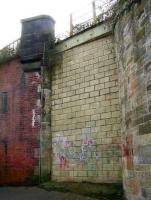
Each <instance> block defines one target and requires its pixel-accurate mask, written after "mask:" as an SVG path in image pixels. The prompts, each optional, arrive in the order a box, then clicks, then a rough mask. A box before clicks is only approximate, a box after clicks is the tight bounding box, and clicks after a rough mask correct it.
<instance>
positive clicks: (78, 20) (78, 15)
mask: <svg viewBox="0 0 151 200" xmlns="http://www.w3.org/2000/svg"><path fill="white" fill-rule="evenodd" d="M116 2H117V0H94V1H92V3H89V4H87V5H86V6H85V7H83V8H81V9H80V10H77V11H75V12H73V13H72V14H70V16H69V17H68V19H66V21H68V23H66V24H68V27H66V31H64V32H62V33H60V34H57V35H56V41H59V40H63V39H66V38H68V37H71V36H73V35H75V34H77V33H79V32H81V31H84V30H85V29H87V28H89V27H91V26H93V25H95V24H98V23H100V22H103V21H106V20H107V19H109V18H111V17H112V16H113V14H114V6H115V4H116ZM66 26H67V25H66Z"/></svg>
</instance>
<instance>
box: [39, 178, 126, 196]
mask: <svg viewBox="0 0 151 200" xmlns="http://www.w3.org/2000/svg"><path fill="white" fill-rule="evenodd" d="M40 187H42V188H43V189H46V190H48V191H60V192H71V193H76V194H80V195H83V196H88V197H93V198H96V199H100V200H124V197H123V188H122V184H118V183H106V184H100V183H86V182H83V183H71V182H55V181H49V182H45V183H42V184H41V185H40Z"/></svg>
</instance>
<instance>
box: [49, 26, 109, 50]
mask: <svg viewBox="0 0 151 200" xmlns="http://www.w3.org/2000/svg"><path fill="white" fill-rule="evenodd" d="M111 33H112V27H111V26H109V24H107V23H103V24H102V23H101V24H100V25H98V26H95V27H93V28H91V29H89V30H87V31H84V32H82V33H80V34H78V35H75V36H73V37H70V38H68V39H66V40H64V41H62V42H60V43H58V44H57V45H56V46H55V50H54V49H53V50H51V51H50V52H53V53H54V52H55V53H60V52H63V51H67V50H69V49H72V48H74V47H76V46H79V45H81V44H84V43H87V42H89V41H92V40H95V39H97V38H100V37H105V36H107V35H109V34H111Z"/></svg>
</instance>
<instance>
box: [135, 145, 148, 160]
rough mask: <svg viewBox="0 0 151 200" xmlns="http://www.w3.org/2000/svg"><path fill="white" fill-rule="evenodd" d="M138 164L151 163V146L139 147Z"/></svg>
mask: <svg viewBox="0 0 151 200" xmlns="http://www.w3.org/2000/svg"><path fill="white" fill-rule="evenodd" d="M138 164H151V146H150V145H146V146H141V147H139V156H138Z"/></svg>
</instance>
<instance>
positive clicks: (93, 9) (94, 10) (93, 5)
mask: <svg viewBox="0 0 151 200" xmlns="http://www.w3.org/2000/svg"><path fill="white" fill-rule="evenodd" d="M92 12H93V20H95V19H96V9H95V0H94V1H92Z"/></svg>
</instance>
